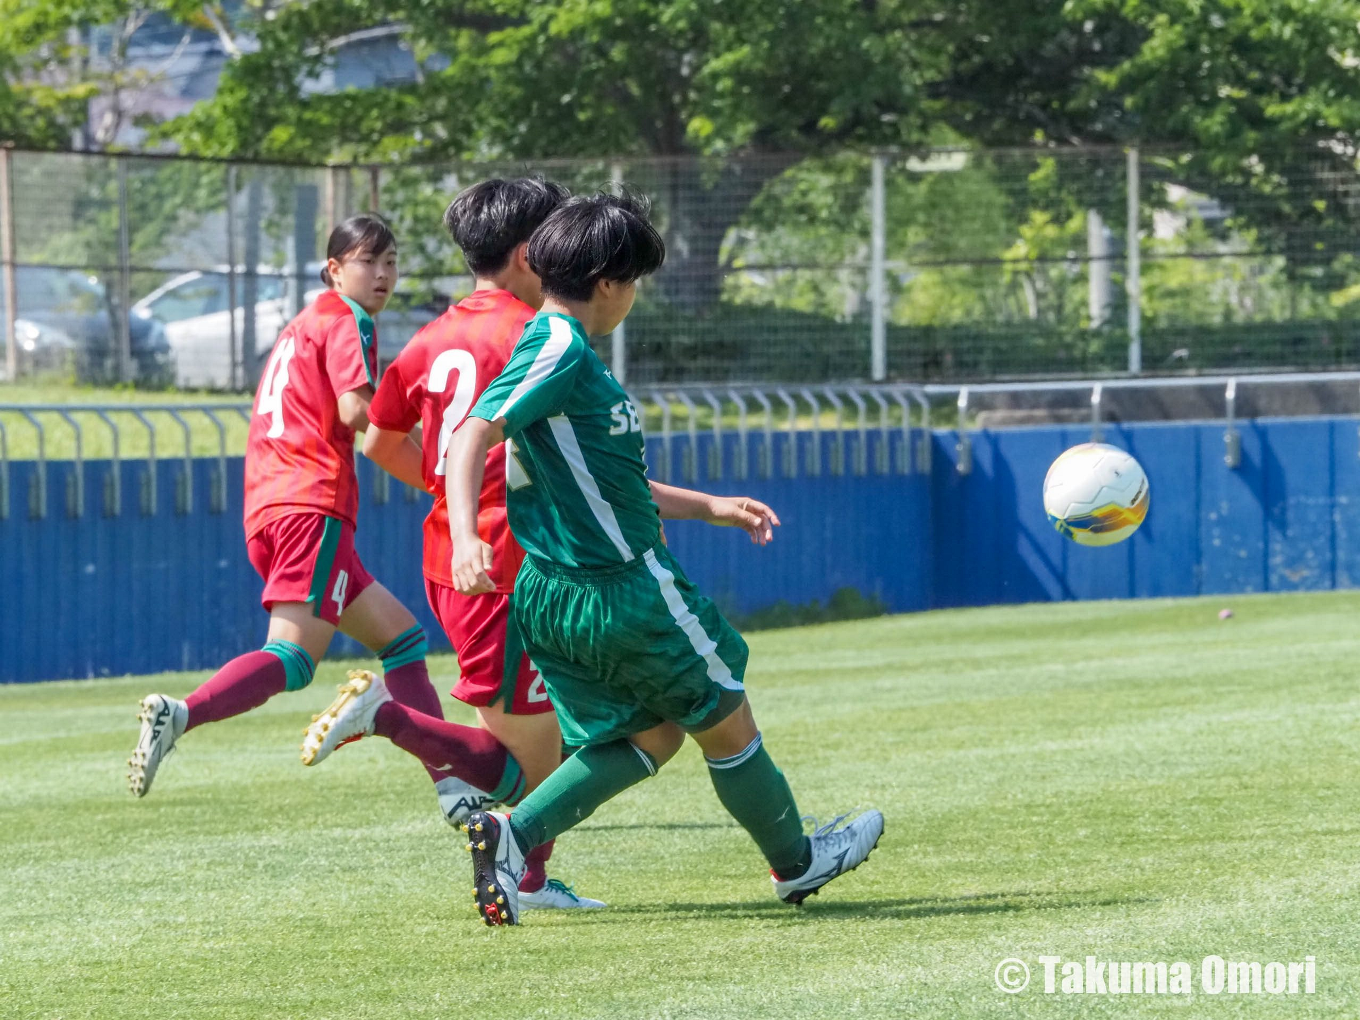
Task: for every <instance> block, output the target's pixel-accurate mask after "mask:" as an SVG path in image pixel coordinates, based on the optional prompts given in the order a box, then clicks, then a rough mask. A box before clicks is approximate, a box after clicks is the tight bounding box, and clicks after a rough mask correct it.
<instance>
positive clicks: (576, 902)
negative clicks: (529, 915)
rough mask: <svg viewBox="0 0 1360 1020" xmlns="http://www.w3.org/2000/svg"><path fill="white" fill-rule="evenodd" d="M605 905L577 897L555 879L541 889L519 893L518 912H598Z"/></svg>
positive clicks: (569, 888)
mask: <svg viewBox="0 0 1360 1020" xmlns="http://www.w3.org/2000/svg"><path fill="white" fill-rule="evenodd" d="M605 905H606V904H605V903H604V901H603V900H592V899H590V898H589V897H586V896H577V895H576V890H575V889H573V888H572V887H571V886H569V885H565V884H564V883H562V882H559V881H558V880H557V879H555V878H550V879H548V882H547V884H546V885H545V886H544V887H543V888H542V889H537V890H535V891H534V892H525V891H524V890H523V889H521V890H520V892H519V909H520V910H598V909H599V908H600V907H603V906H605Z"/></svg>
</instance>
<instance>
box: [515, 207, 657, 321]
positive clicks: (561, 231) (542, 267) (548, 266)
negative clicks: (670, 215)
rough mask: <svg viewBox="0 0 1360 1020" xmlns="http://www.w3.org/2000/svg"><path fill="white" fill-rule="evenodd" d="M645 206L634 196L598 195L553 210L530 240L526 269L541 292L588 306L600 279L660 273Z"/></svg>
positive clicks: (654, 236)
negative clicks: (587, 302) (538, 285)
mask: <svg viewBox="0 0 1360 1020" xmlns="http://www.w3.org/2000/svg"><path fill="white" fill-rule="evenodd" d="M650 211H651V210H650V206H649V203H648V202H647V200H646V199H645V198H643V197H642V196H640V195H636V194H633V193H626V194H623V195H612V194H610V193H609V192H607V191H600V192H597V193H596V194H594V195H582V196H580V197H578V198H573V199H571V200H569V201H567V202H564V203H562V205H560V206H558V208H557V210H556V211H555V212H553V214H552V215H551V216H549V217H548V218H547V219H546V220H544V221H543V225H542V226H541V227H539V228H538V229H537V230H535V231H534V236H533V237H532V238H530V239H529V268H530V269H532V270H533V271H534V272H535V273H537V274H538V278H539V279H540V280H542V281H543V293H544V294H546V295H548V296H549V297H555V298H558V299H559V300H566V301H589V300H590V298H591V296H592V295H593V294H594V293H595V284H597V283H598V282H599V281H601V280H615V281H617V282H619V283H632V282H633V281H634V280H637V279H640V278H642V277H644V276H648V275H650V274H652V273H654V272H656V271H657V270H658V269H660V268H661V264H662V263H663V262H665V261H666V242H665V241H663V240H662V239H661V235H660V234H659V233H657V230H656V228H655V227H654V226H652V224H651V222H650V221H649V220H648V218H647V217H648V213H649V212H650Z"/></svg>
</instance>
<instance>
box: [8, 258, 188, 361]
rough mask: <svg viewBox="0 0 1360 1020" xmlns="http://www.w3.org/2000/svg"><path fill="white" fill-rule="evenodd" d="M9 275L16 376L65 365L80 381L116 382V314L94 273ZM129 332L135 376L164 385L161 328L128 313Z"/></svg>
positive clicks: (27, 269) (38, 270)
mask: <svg viewBox="0 0 1360 1020" xmlns="http://www.w3.org/2000/svg"><path fill="white" fill-rule="evenodd" d="M14 277H15V281H14V282H15V290H16V295H17V299H18V300H17V301H16V308H15V312H16V316H17V318H16V322H15V339H16V340H17V344H18V348H19V371H20V374H28V373H31V372H34V371H46V370H52V371H56V370H62V371H64V370H67V369H70V370H72V371H73V372H74V374H75V376H76V378H77V380H79V381H80V382H88V383H110V382H117V381H119V380H120V378H121V366H120V365H119V357H118V348H119V343H118V330H117V312H116V310H115V309H114V307H113V304H112V302H111V301H110V300H109V297H108V293H107V291H106V290H105V288H104V285H103V284H102V283H101V282H100V281H99V278H98V277H95V276H89V275H87V274H85V273H82V272H80V271H78V270H75V269H57V268H51V267H46V266H18V267H16V268H15V271H14ZM3 312H4V291H3V288H0V315H2V314H3ZM128 333H129V341H130V343H129V346H130V349H131V355H132V371H133V378H134V380H135V381H136V382H138V383H141V384H143V385H151V386H163V385H166V384H167V383H169V382H170V344H169V341H168V339H167V337H166V332H165V327H164V326H163V325H162V324H161V323H159V322H156V321H155V320H146V319H141V318H139V317H137V316H135V315H134V316H129V330H128Z"/></svg>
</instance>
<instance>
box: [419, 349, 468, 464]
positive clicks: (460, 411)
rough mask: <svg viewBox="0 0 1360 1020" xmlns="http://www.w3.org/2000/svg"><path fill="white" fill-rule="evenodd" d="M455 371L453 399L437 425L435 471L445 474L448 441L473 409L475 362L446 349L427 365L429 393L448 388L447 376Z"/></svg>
mask: <svg viewBox="0 0 1360 1020" xmlns="http://www.w3.org/2000/svg"><path fill="white" fill-rule="evenodd" d="M454 372H457V373H458V384H457V386H456V387H455V389H454V391H453V400H451V401H450V402H449V406H448V407H446V408H444V417H443V418H442V419H441V420H440V424H439V459H438V460H437V461H435V465H434V473H435V474H436V475H440V476H442V475H443V474H444V458H445V457H446V456H448V452H449V440H451V439H452V438H453V430H454V429H456V428H457V427H458V426H459V424H460V423H461V422H462V420H463V418H464V417H465V416H466V415H467V413H468V411H470V410H471V409H472V398H473V396H474V395H475V394H476V392H477V361H476V359H475V358H473V356H472V355H471V354H470V353H468V352H467V351H460V350H452V351H445V352H444V353H443V354H441V355H439V357H437V358H435V359H434V364H433V365H431V366H430V392H431V393H443V392H444V391H445V390H447V389H448V388H449V376H450V375H452V374H453V373H454Z"/></svg>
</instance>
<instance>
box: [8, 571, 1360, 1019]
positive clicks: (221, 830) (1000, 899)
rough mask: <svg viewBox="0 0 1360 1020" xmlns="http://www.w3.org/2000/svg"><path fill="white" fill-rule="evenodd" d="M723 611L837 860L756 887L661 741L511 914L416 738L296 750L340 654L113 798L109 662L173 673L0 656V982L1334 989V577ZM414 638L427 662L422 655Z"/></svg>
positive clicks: (1356, 929) (941, 996)
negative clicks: (479, 869) (883, 823)
mask: <svg viewBox="0 0 1360 1020" xmlns="http://www.w3.org/2000/svg"><path fill="white" fill-rule="evenodd" d="M1224 604H1231V605H1232V606H1233V608H1234V609H1235V610H1236V616H1235V618H1233V619H1231V620H1229V621H1226V622H1221V621H1220V620H1219V619H1218V617H1217V614H1218V610H1219V608H1220V607H1221V606H1222V605H1224ZM751 646H752V660H751V661H752V667H751V670H750V673H749V675H748V683H749V686H750V688H751V690H752V693H753V701H754V705H755V709H756V715H757V718H758V719H759V721H760V723H761V725H762V728H763V730H764V733H765V739H766V741H767V744H768V746H769V748H770V749H771V751H772V753H773V754H774V756H775V759H776V761H778V762H779V763H780V764H781V766H782V767H783V768H784V770H785V772H786V773H787V774H788V776H789V779H790V780H791V782H792V785H793V788H794V791H795V793H796V795H797V797H798V800H799V805H800V807H801V808H802V810H803V811H804V812H806V813H815V814H816V815H817V816H818V817H819V818H821V819H827V818H829V817H831V816H832V815H833V814H835V813H837V812H851V811H859V810H861V809H863V808H866V807H870V806H875V807H879V808H881V809H882V810H883V812H884V814H885V815H886V816H887V831H886V834H885V835H884V838H883V841H882V843H881V844H880V846H879V848H878V850H877V851H876V852H875V853H874V855H873V857H872V858H871V859H870V860H869V861H868V863H867V864H866V865H865V866H863V867H862V868H860V869H859V870H858V871H856V872H854V873H853V874H851V875H849V876H847V877H845V878H843V879H841V880H839V881H838V882H836V883H834V884H833V885H831V886H830V887H828V888H827V889H825V890H824V891H823V893H822V894H821V895H820V896H818V897H814V898H813V899H811V900H809V902H808V904H807V906H806V907H804V908H803V909H801V910H796V909H794V908H791V907H787V906H785V905H783V904H780V903H778V902H776V901H775V900H774V898H773V895H772V893H771V890H770V884H769V880H768V878H767V877H766V873H765V869H764V867H763V865H762V862H761V860H760V858H759V857H758V856H757V854H756V851H755V849H754V847H753V846H752V845H751V843H750V842H749V841H748V839H747V838H746V836H745V834H744V833H743V832H742V831H741V830H740V829H738V828H737V827H736V826H735V825H734V824H733V823H732V822H731V821H730V820H729V819H728V817H727V816H726V815H725V814H724V813H723V811H722V809H721V808H720V807H719V805H718V802H717V800H716V798H715V796H714V795H713V792H712V788H711V787H710V785H709V783H708V779H707V776H706V774H705V770H704V767H703V764H702V761H701V759H700V756H699V755H698V753H697V751H696V749H695V748H694V747H693V746H690V747H687V748H686V749H685V750H684V751H682V752H681V754H680V756H679V757H678V758H677V759H676V760H675V761H673V762H672V763H671V764H670V765H669V766H667V767H666V768H665V769H663V770H662V772H661V774H660V776H659V777H658V778H656V779H653V780H650V781H648V782H646V783H644V784H643V785H641V786H640V787H637V788H635V789H633V790H631V791H629V792H628V793H626V794H624V795H623V796H621V797H620V798H618V799H617V800H616V801H614V802H613V803H610V804H608V805H606V806H605V807H604V808H603V809H601V810H600V811H599V812H598V813H597V814H596V815H595V816H594V817H592V818H590V819H589V820H588V821H586V822H584V823H583V824H582V825H580V826H579V827H578V828H577V829H575V830H574V831H572V832H570V833H568V834H567V835H566V836H564V837H563V838H562V839H561V840H560V841H559V845H558V851H557V855H556V857H555V858H554V862H553V869H552V870H553V873H554V874H556V875H557V876H560V877H562V878H564V879H567V880H569V881H571V882H574V883H575V884H576V886H577V888H578V889H580V890H581V891H582V892H583V893H586V894H589V895H591V896H597V897H600V898H603V899H605V900H608V901H609V903H610V908H609V909H608V910H604V911H599V912H593V913H573V914H568V913H556V914H550V913H536V914H529V915H527V918H526V923H525V924H524V925H523V926H522V927H521V928H519V929H508V930H490V929H486V928H484V927H483V926H482V925H481V924H480V922H479V921H478V920H477V918H476V917H475V916H474V914H473V910H472V895H471V888H472V883H471V881H470V879H469V875H468V865H467V860H466V854H465V853H464V852H463V850H462V845H461V841H460V840H459V839H458V838H457V835H456V834H455V833H454V832H453V830H451V829H449V828H448V827H447V826H446V825H445V824H444V823H443V822H442V821H441V820H440V818H439V817H438V815H437V813H436V810H435V801H434V797H433V794H432V792H431V789H430V785H429V781H428V780H427V778H426V776H425V774H424V772H423V771H422V770H421V769H420V768H419V767H418V766H417V765H416V764H415V762H414V761H413V760H411V759H409V758H408V757H406V756H405V755H404V754H402V753H401V752H400V751H398V750H397V749H396V748H394V747H392V746H391V745H389V744H387V743H386V742H385V741H383V740H380V739H370V740H366V741H363V742H361V743H359V744H357V745H354V746H351V747H346V748H343V749H342V750H341V751H339V752H338V753H337V754H336V755H335V756H334V757H333V758H331V759H330V760H328V761H326V762H324V763H322V764H321V765H320V766H317V767H316V768H313V769H304V768H303V767H302V766H301V765H300V764H299V763H298V758H297V747H298V743H299V741H300V738H301V733H302V728H303V726H304V724H305V723H306V721H307V720H308V719H309V718H310V715H311V713H313V712H315V711H316V710H317V709H318V708H319V707H320V706H321V705H323V704H324V703H325V702H326V701H327V700H328V698H329V696H330V694H331V692H332V690H333V687H334V684H335V683H336V682H337V680H338V679H340V677H341V676H342V671H343V668H344V665H343V664H340V665H329V666H326V667H323V669H322V670H321V672H320V675H319V676H318V679H317V682H316V683H315V684H314V685H313V686H312V687H311V688H310V689H309V690H307V691H305V692H302V693H299V694H296V695H290V696H283V697H279V698H277V699H275V700H274V701H273V702H271V703H270V704H269V705H267V706H266V707H265V708H264V709H262V710H260V711H257V712H255V713H254V714H252V715H249V716H247V717H244V718H241V719H237V720H233V721H229V722H226V723H223V724H220V725H216V726H211V727H205V728H204V729H203V730H200V731H195V732H192V733H190V734H189V735H188V736H187V737H186V738H185V739H184V741H183V743H182V745H181V747H180V749H179V750H178V751H177V752H176V754H175V756H174V757H173V758H171V759H170V760H169V761H168V763H167V764H166V766H165V767H164V769H163V770H162V772H161V775H160V777H159V779H158V780H157V782H156V785H155V788H154V790H153V791H152V793H151V795H150V796H149V797H148V798H147V799H146V800H144V801H136V800H134V799H133V798H132V797H131V796H130V795H129V794H128V793H127V792H126V788H125V784H124V780H123V773H124V765H123V762H124V760H125V759H126V757H127V755H128V753H129V751H130V750H131V748H132V745H133V742H134V740H135V737H136V733H137V726H136V723H135V721H134V718H133V716H134V714H135V710H136V702H137V699H138V698H139V697H140V696H141V695H142V694H144V693H146V692H147V691H150V690H153V689H158V690H164V691H168V692H170V693H174V694H183V693H185V692H187V691H188V690H189V689H190V688H191V687H192V686H193V685H194V683H195V682H196V681H197V680H198V678H199V677H198V675H188V674H175V675H165V676H158V677H154V678H139V679H131V680H101V681H95V682H76V683H59V684H41V685H33V686H12V687H8V688H4V689H0V719H3V721H4V726H3V730H2V731H0V777H3V782H2V783H0V791H3V792H2V793H0V797H2V798H3V799H2V800H0V863H2V864H3V867H2V868H0V1016H3V1017H6V1018H9V1017H69V1018H75V1017H97V1018H100V1020H113V1018H121V1017H138V1018H140V1017H149V1016H156V1017H186V1018H195V1020H207V1018H213V1017H240V1018H252V1020H264V1018H274V1017H289V1018H292V1017H307V1018H314V1020H321V1018H328V1017H333V1018H339V1017H374V1018H397V1017H458V1018H473V1017H475V1018H482V1017H495V1018H504V1017H639V1018H666V1017H695V1018H712V1017H742V1018H746V1017H931V1018H965V1017H1017V1016H1025V1017H1028V1016H1035V1017H1107V1016H1108V1017H1121V1018H1123V1017H1134V1016H1175V1017H1192V1016H1193V1017H1212V1018H1220V1017H1223V1018H1226V1017H1276V1016H1278V1017H1299V1016H1329V1017H1334V1016H1350V1015H1354V1011H1355V1009H1356V1008H1357V1004H1360V922H1357V920H1356V915H1357V908H1360V863H1358V862H1360V825H1357V821H1356V819H1357V808H1358V805H1360V733H1358V732H1357V727H1356V722H1357V716H1358V715H1360V682H1358V676H1357V674H1360V595H1357V594H1324V595H1291V596H1267V597H1251V598H1235V599H1232V600H1225V599H1216V600H1212V601H1210V600H1195V601H1176V602H1140V603H1100V604H1082V605H1059V606H1027V607H1020V608H1000V609H987V610H972V611H962V612H946V613H931V614H923V615H917V616H907V617H897V618H887V619H880V620H874V621H868V622H861V623H853V624H839V625H832V626H824V627H815V628H806V629H802V630H791V631H777V632H767V633H762V634H757V635H754V636H753V637H752V638H751ZM432 666H433V670H434V672H435V673H436V674H437V681H438V683H439V685H440V687H441V688H447V687H448V686H449V685H450V682H451V673H452V671H453V663H452V660H451V659H449V658H447V657H440V658H437V659H435V660H433V662H432ZM456 714H457V715H458V716H459V717H460V718H466V717H467V716H466V713H465V712H461V711H460V712H458V713H456ZM1045 954H1056V955H1060V956H1062V957H1064V958H1065V959H1078V960H1080V959H1084V957H1085V956H1086V955H1087V954H1094V955H1096V956H1098V957H1100V958H1101V959H1102V960H1109V959H1113V960H1128V961H1140V960H1153V961H1156V960H1164V961H1168V962H1173V961H1187V962H1189V963H1190V964H1191V967H1192V970H1193V973H1194V986H1195V992H1194V994H1192V995H1190V996H1160V997H1155V996H1132V995H1127V996H1116V995H1110V996H1075V995H1070V996H1062V995H1045V994H1043V992H1042V972H1041V970H1040V968H1039V965H1038V962H1037V958H1038V957H1039V956H1040V955H1045ZM1208 954H1217V955H1220V956H1223V957H1226V958H1228V959H1237V960H1256V961H1260V962H1263V963H1264V962H1269V961H1282V962H1288V961H1294V960H1300V961H1301V960H1303V959H1304V957H1305V956H1308V955H1312V956H1314V957H1315V958H1316V968H1317V992H1316V994H1314V995H1311V996H1307V995H1295V996H1287V995H1280V996H1244V995H1238V996H1229V995H1227V994H1222V995H1218V996H1211V995H1207V994H1204V993H1203V992H1202V991H1200V989H1199V975H1200V969H1199V968H1200V961H1201V960H1202V959H1203V957H1204V956H1206V955H1208ZM1006 957H1018V958H1020V959H1022V960H1025V961H1026V962H1027V963H1028V964H1029V966H1030V967H1031V968H1032V969H1033V971H1034V974H1035V977H1034V980H1033V982H1032V983H1031V985H1030V987H1029V988H1028V989H1027V990H1026V991H1024V992H1022V993H1020V994H1019V995H1015V996H1010V995H1004V994H1002V993H1001V992H1000V991H998V990H997V988H996V987H995V984H994V979H993V973H994V970H995V968H996V966H997V964H998V963H999V962H1000V961H1001V960H1002V959H1003V958H1006Z"/></svg>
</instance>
